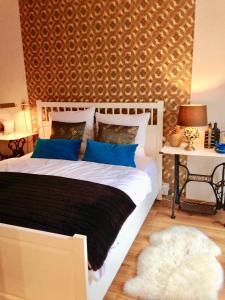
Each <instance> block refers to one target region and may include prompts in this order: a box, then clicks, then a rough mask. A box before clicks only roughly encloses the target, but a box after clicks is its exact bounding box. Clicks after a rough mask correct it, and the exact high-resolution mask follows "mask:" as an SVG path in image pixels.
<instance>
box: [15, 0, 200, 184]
mask: <svg viewBox="0 0 225 300" xmlns="http://www.w3.org/2000/svg"><path fill="white" fill-rule="evenodd" d="M19 5H20V18H21V27H22V39H23V49H24V59H25V68H26V78H27V86H28V95H29V101H30V104H31V107H33V108H34V109H35V103H36V100H38V99H42V100H45V101H51V100H54V101H79V102H82V101H91V102H93V101H95V102H152V101H156V100H164V102H165V107H166V111H165V116H164V135H166V134H167V132H168V130H169V128H170V127H172V126H174V125H175V123H176V118H177V109H178V107H179V105H180V104H184V103H188V101H189V99H190V90H191V71H192V53H193V35H194V13H195V0H179V1H178V0H170V1H168V0H154V1H153V0H89V1H82V0H38V1H35V0H29V1H28V0H19ZM33 121H34V126H35V114H33ZM164 166H166V167H164V180H165V181H169V182H170V183H172V181H173V170H172V169H173V162H172V161H171V157H167V156H165V157H164Z"/></svg>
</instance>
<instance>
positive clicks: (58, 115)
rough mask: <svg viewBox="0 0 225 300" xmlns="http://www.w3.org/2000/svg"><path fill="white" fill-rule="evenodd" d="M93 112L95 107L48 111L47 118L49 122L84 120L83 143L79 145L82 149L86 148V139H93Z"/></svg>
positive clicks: (76, 121) (77, 121)
mask: <svg viewBox="0 0 225 300" xmlns="http://www.w3.org/2000/svg"><path fill="white" fill-rule="evenodd" d="M94 114H95V107H91V108H88V109H85V110H78V111H61V112H50V113H49V120H50V122H52V121H58V122H67V123H79V122H86V125H85V128H84V135H83V143H82V145H81V151H84V150H85V148H86V143H87V139H94Z"/></svg>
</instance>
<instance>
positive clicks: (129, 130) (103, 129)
mask: <svg viewBox="0 0 225 300" xmlns="http://www.w3.org/2000/svg"><path fill="white" fill-rule="evenodd" d="M138 127H139V126H124V125H112V124H104V123H98V133H97V138H96V140H97V141H99V142H105V143H111V144H134V143H135V137H136V135H137V131H138Z"/></svg>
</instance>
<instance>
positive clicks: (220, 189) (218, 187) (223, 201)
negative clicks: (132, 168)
mask: <svg viewBox="0 0 225 300" xmlns="http://www.w3.org/2000/svg"><path fill="white" fill-rule="evenodd" d="M185 145H186V144H183V145H181V146H180V147H171V146H168V145H167V144H166V145H165V146H164V147H162V149H161V150H160V154H168V155H173V156H174V196H173V205H172V214H171V218H172V219H174V218H175V217H176V216H175V207H176V204H180V197H181V194H182V192H183V190H184V188H185V186H186V184H187V183H188V182H191V181H197V182H204V183H207V184H209V185H210V186H211V187H212V189H213V191H214V194H215V197H216V206H215V211H216V210H217V209H221V208H223V209H224V210H225V154H220V153H217V152H216V151H215V150H214V149H205V148H204V146H203V145H201V146H200V145H199V146H198V145H197V146H196V145H195V146H196V150H194V151H186V150H184V147H185ZM180 155H186V156H199V157H200V156H202V157H215V158H224V163H221V164H219V165H217V166H215V168H214V170H213V172H212V174H211V175H203V174H193V173H191V172H190V171H189V169H188V168H187V166H184V165H182V164H181V163H180ZM180 167H182V168H185V169H186V171H187V177H186V180H185V183H184V184H183V186H182V187H181V188H180V184H179V169H180ZM219 167H222V172H221V180H220V181H219V182H217V183H215V182H214V181H213V176H214V174H215V172H216V170H217V169H218V168H219Z"/></svg>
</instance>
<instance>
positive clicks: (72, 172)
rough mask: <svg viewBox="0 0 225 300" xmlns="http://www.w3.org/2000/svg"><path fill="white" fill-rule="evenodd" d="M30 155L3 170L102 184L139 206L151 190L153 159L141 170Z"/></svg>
mask: <svg viewBox="0 0 225 300" xmlns="http://www.w3.org/2000/svg"><path fill="white" fill-rule="evenodd" d="M30 155H31V154H28V155H25V156H23V157H21V158H12V159H8V160H4V161H2V162H1V163H0V171H7V172H21V173H31V174H42V175H53V176H63V177H67V178H73V179H80V180H87V181H92V182H96V183H101V184H105V185H109V186H112V187H115V188H118V189H120V190H122V191H124V192H125V193H126V194H127V195H128V196H129V197H130V198H131V199H132V201H133V202H134V203H135V204H136V205H139V204H140V202H141V201H143V200H144V199H145V197H146V195H147V194H148V193H150V192H151V191H152V184H151V175H152V174H151V172H152V171H150V170H153V169H154V168H153V167H150V168H149V165H150V164H151V163H152V164H153V160H152V159H150V158H149V159H146V161H145V162H142V164H140V169H139V168H130V167H124V166H113V165H106V164H99V163H94V162H86V161H66V160H56V159H41V158H30ZM140 161H141V160H140ZM138 165H139V162H137V166H138Z"/></svg>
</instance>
